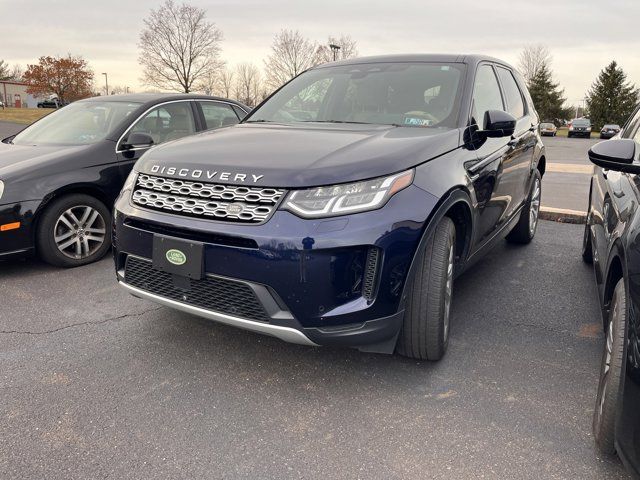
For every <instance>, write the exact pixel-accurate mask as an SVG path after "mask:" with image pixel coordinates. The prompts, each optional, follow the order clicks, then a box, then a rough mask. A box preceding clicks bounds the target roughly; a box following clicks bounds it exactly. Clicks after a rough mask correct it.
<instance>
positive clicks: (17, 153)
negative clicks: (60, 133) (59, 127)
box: [0, 142, 87, 180]
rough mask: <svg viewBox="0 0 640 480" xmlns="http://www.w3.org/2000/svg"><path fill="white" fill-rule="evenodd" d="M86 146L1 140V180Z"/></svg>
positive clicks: (40, 166) (33, 168) (39, 166)
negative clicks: (35, 144) (30, 143)
mask: <svg viewBox="0 0 640 480" xmlns="http://www.w3.org/2000/svg"><path fill="white" fill-rule="evenodd" d="M86 148H87V146H86V145H81V146H77V145H74V146H68V145H55V146H33V145H12V144H7V143H1V142H0V180H4V179H7V178H13V177H19V176H21V175H22V174H24V173H27V172H30V171H33V170H35V169H38V168H42V167H43V166H45V165H49V164H50V163H51V162H52V161H54V160H56V159H58V158H60V157H66V156H68V155H69V154H73V153H76V152H79V151H81V150H83V149H86Z"/></svg>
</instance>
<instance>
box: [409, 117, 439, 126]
mask: <svg viewBox="0 0 640 480" xmlns="http://www.w3.org/2000/svg"><path fill="white" fill-rule="evenodd" d="M404 124H405V125H412V126H415V127H430V126H431V125H432V124H433V122H432V121H431V120H427V119H426V118H418V117H404Z"/></svg>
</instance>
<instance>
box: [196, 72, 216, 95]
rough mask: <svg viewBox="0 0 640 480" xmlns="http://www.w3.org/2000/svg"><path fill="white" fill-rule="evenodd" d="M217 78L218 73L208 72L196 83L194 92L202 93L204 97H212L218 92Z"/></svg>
mask: <svg viewBox="0 0 640 480" xmlns="http://www.w3.org/2000/svg"><path fill="white" fill-rule="evenodd" d="M218 77H219V75H218V72H209V73H208V74H207V75H205V76H203V77H202V78H201V79H200V80H199V81H198V83H197V84H196V85H195V87H194V88H195V90H197V91H198V92H202V93H204V94H205V95H213V94H214V93H215V92H216V91H217V90H218V86H219V84H220V79H219V78H218Z"/></svg>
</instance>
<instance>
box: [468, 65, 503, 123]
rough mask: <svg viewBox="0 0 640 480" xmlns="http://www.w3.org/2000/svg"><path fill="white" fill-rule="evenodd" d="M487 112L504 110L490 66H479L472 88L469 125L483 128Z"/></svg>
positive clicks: (496, 80)
mask: <svg viewBox="0 0 640 480" xmlns="http://www.w3.org/2000/svg"><path fill="white" fill-rule="evenodd" d="M488 110H504V105H503V103H502V95H501V94H500V87H499V86H498V79H497V78H496V75H495V73H494V72H493V67H491V66H490V65H480V67H478V72H477V73H476V82H475V85H474V87H473V108H472V110H471V124H472V125H477V126H478V127H479V128H480V129H482V128H484V114H485V112H486V111H488Z"/></svg>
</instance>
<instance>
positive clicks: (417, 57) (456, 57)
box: [315, 53, 513, 69]
mask: <svg viewBox="0 0 640 480" xmlns="http://www.w3.org/2000/svg"><path fill="white" fill-rule="evenodd" d="M482 61H488V62H494V63H500V64H502V65H505V66H507V67H509V68H511V69H513V67H512V66H511V65H509V64H508V63H507V62H505V61H503V60H499V59H497V58H493V57H490V56H488V55H478V54H446V53H445V54H438V53H411V54H399V55H378V56H372V57H359V58H349V59H347V60H340V61H337V62H330V63H325V64H322V65H319V66H317V67H315V68H323V67H329V66H335V65H358V64H363V63H393V62H397V63H404V62H406V63H411V62H416V63H418V62H425V63H426V62H434V63H465V64H468V65H477V64H478V63H480V62H482Z"/></svg>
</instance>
